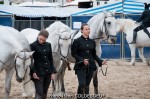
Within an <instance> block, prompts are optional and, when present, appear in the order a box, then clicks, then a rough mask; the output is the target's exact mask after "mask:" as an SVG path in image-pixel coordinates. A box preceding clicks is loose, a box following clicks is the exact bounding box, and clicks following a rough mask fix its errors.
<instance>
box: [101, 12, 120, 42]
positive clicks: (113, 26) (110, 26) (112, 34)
mask: <svg viewBox="0 0 150 99" xmlns="http://www.w3.org/2000/svg"><path fill="white" fill-rule="evenodd" d="M104 14H105V18H104V23H103V25H104V29H105V30H104V31H105V33H106V35H107V41H108V43H110V44H112V43H113V44H114V43H115V42H116V40H117V37H116V34H117V32H118V31H119V29H118V24H117V20H116V18H115V13H114V12H107V13H106V12H104Z"/></svg>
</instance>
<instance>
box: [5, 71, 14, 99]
mask: <svg viewBox="0 0 150 99" xmlns="http://www.w3.org/2000/svg"><path fill="white" fill-rule="evenodd" d="M5 71H6V78H5V95H4V99H9V94H10V90H11V79H12V75H13V73H14V70H13V69H8V70H5Z"/></svg>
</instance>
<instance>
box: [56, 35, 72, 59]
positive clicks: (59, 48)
mask: <svg viewBox="0 0 150 99" xmlns="http://www.w3.org/2000/svg"><path fill="white" fill-rule="evenodd" d="M60 39H62V40H68V39H71V36H70V38H67V39H64V38H61V37H59V39H58V50H59V51H60V55H61V56H62V57H63V58H66V57H67V56H68V53H69V48H68V53H67V56H63V55H62V53H61V47H60V44H59V40H60Z"/></svg>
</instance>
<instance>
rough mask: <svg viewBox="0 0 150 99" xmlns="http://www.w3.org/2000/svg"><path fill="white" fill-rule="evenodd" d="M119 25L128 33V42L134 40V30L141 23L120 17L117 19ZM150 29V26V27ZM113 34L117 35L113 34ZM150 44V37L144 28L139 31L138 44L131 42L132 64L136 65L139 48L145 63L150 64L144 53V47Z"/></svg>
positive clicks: (122, 30) (121, 29)
mask: <svg viewBox="0 0 150 99" xmlns="http://www.w3.org/2000/svg"><path fill="white" fill-rule="evenodd" d="M117 23H118V26H119V27H120V31H121V32H123V33H125V34H126V40H127V42H128V43H130V42H132V40H133V30H134V29H135V28H136V27H137V26H138V25H139V24H135V21H133V20H131V19H118V20H117ZM148 30H149V31H150V28H148ZM111 35H114V36H115V35H116V34H115V33H114V34H111ZM149 46H150V38H149V37H148V35H147V34H146V33H144V31H143V30H140V31H138V32H137V38H136V44H129V47H130V51H131V62H130V65H135V51H136V48H138V53H139V56H140V58H141V59H142V61H143V62H144V63H147V65H149V62H148V61H147V60H146V59H145V57H144V55H143V47H149Z"/></svg>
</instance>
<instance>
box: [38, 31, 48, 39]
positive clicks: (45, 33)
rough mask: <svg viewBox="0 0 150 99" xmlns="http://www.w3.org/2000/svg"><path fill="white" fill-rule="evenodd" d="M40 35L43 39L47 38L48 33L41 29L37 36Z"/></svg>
mask: <svg viewBox="0 0 150 99" xmlns="http://www.w3.org/2000/svg"><path fill="white" fill-rule="evenodd" d="M40 35H42V36H44V37H46V38H48V36H49V33H48V31H47V30H45V29H42V30H41V31H40V33H39V35H38V36H40Z"/></svg>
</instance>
